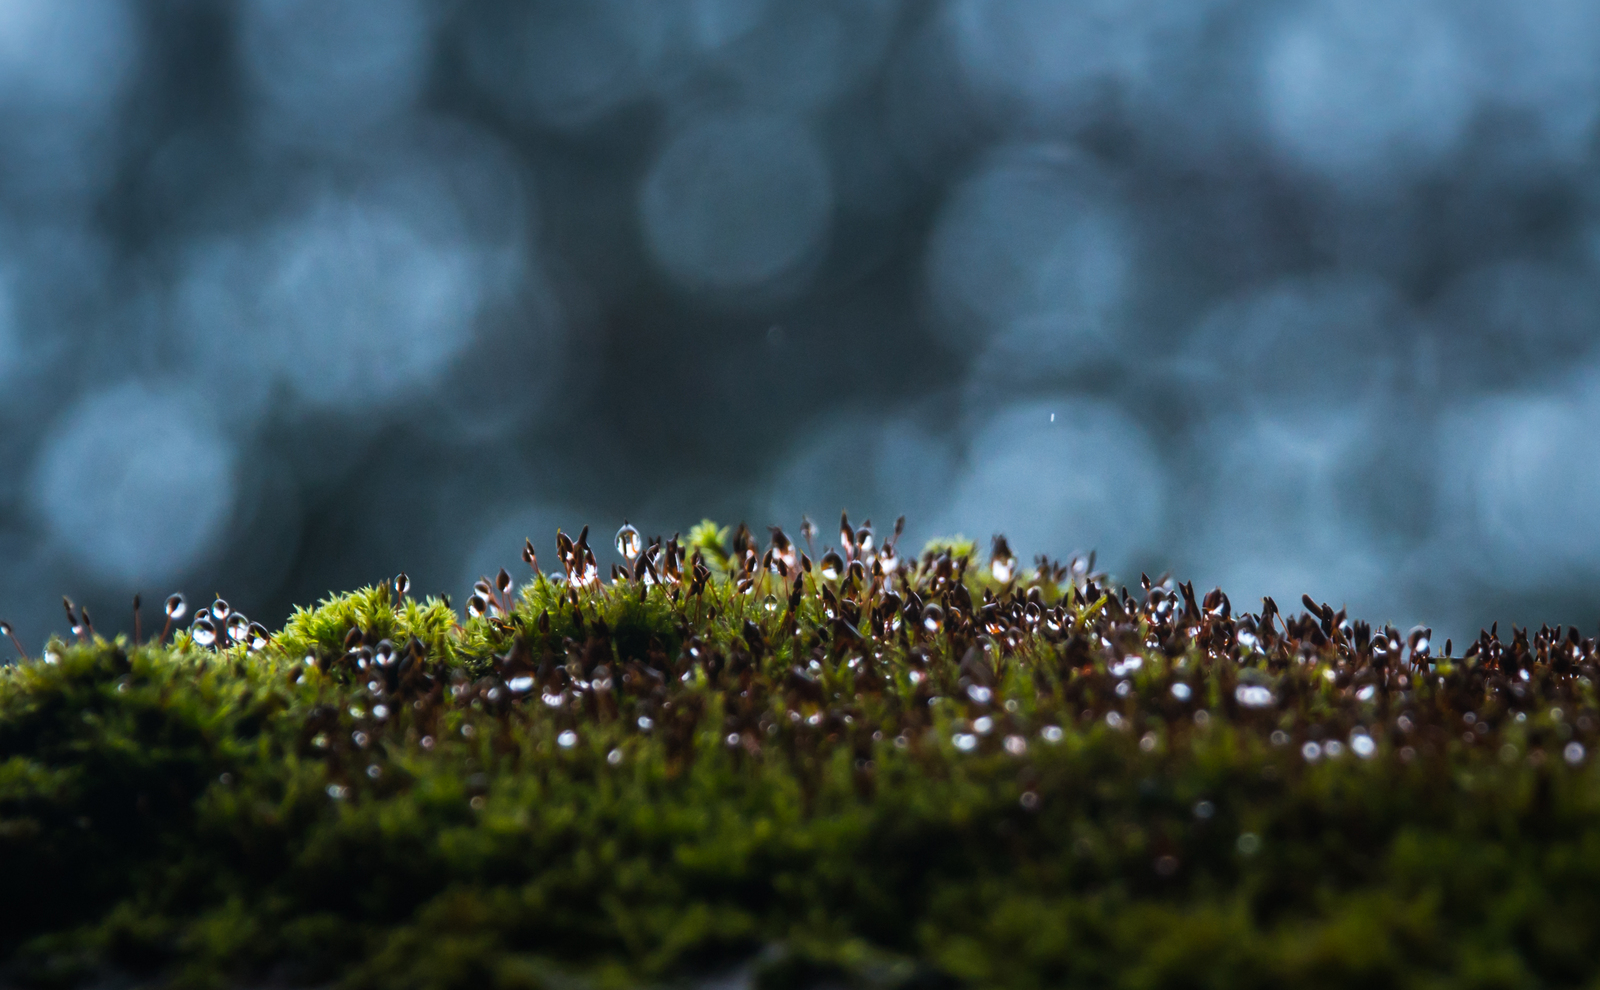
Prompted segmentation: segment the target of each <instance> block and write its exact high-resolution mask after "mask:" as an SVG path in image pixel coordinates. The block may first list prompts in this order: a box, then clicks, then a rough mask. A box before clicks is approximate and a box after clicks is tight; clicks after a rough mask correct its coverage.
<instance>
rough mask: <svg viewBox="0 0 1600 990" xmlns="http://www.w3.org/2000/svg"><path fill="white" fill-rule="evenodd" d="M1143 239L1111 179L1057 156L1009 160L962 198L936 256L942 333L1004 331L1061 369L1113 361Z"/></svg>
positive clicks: (1040, 150) (1015, 344)
mask: <svg viewBox="0 0 1600 990" xmlns="http://www.w3.org/2000/svg"><path fill="white" fill-rule="evenodd" d="M1134 249H1136V246H1134V234H1133V229H1131V224H1130V222H1128V219H1126V218H1125V216H1123V214H1122V211H1120V208H1118V203H1117V198H1115V195H1114V194H1112V190H1110V189H1107V187H1106V184H1104V181H1101V179H1099V178H1098V176H1094V173H1093V171H1091V170H1090V168H1088V166H1086V165H1085V163H1083V162H1080V160H1078V158H1077V157H1074V155H1072V154H1069V152H1062V150H1061V149H1053V147H1037V149H1022V150H1019V152H1014V154H1008V155H1003V157H1002V158H1000V160H998V162H997V163H995V165H992V166H990V168H989V170H986V171H984V173H981V174H979V176H978V178H976V179H973V181H970V182H968V184H966V186H965V187H962V189H960V190H957V194H955V197H954V198H952V200H950V203H949V205H946V208H944V213H942V216H941V218H939V226H938V230H936V232H934V235H933V243H931V246H930V256H928V281H930V291H931V293H933V297H934V302H936V304H938V305H939V315H941V321H939V325H938V326H939V329H941V331H942V333H944V334H946V336H947V337H949V339H950V342H952V344H955V345H962V347H968V345H970V341H971V337H973V336H990V334H995V333H998V334H1000V336H1002V337H1006V341H1008V344H1006V345H1008V347H1010V349H1014V350H1032V352H1035V353H1046V355H1050V357H1048V360H1050V361H1051V365H1053V366H1070V365H1074V363H1080V361H1085V360H1091V358H1098V357H1104V355H1106V353H1107V352H1109V350H1110V349H1112V345H1114V344H1115V334H1117V329H1118V318H1120V317H1122V310H1123V307H1125V304H1126V299H1128V294H1130V289H1131V281H1133V277H1134Z"/></svg>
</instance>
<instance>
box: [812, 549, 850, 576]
mask: <svg viewBox="0 0 1600 990" xmlns="http://www.w3.org/2000/svg"><path fill="white" fill-rule="evenodd" d="M817 568H818V570H819V572H820V573H821V574H822V576H823V578H824V579H825V580H828V581H837V580H839V575H841V574H843V573H844V558H843V557H841V556H839V554H838V552H837V551H834V550H829V551H828V552H827V553H825V554H823V555H822V559H821V560H820V561H818V562H817Z"/></svg>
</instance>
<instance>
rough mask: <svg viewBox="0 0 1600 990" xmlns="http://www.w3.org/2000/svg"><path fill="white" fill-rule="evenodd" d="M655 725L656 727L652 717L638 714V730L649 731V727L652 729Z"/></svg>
mask: <svg viewBox="0 0 1600 990" xmlns="http://www.w3.org/2000/svg"><path fill="white" fill-rule="evenodd" d="M655 727H656V723H655V720H654V719H652V718H651V717H650V716H648V715H640V716H639V731H640V732H649V731H650V730H651V729H653V728H655Z"/></svg>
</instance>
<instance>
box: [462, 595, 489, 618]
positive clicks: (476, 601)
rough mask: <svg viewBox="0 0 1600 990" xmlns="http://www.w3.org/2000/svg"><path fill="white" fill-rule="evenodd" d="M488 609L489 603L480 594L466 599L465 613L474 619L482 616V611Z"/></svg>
mask: <svg viewBox="0 0 1600 990" xmlns="http://www.w3.org/2000/svg"><path fill="white" fill-rule="evenodd" d="M488 610H489V603H488V602H487V601H486V600H485V599H484V597H483V596H482V595H473V596H472V597H471V598H468V599H467V615H469V616H471V617H472V618H474V619H481V618H483V613H485V612H487V611H488Z"/></svg>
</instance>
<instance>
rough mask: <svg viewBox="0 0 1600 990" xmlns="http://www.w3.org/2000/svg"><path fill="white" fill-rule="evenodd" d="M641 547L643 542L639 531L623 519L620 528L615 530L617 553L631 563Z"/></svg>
mask: <svg viewBox="0 0 1600 990" xmlns="http://www.w3.org/2000/svg"><path fill="white" fill-rule="evenodd" d="M643 548H644V544H643V541H642V540H640V538H639V531H638V530H637V529H634V528H633V526H632V525H631V524H629V522H628V521H627V520H626V519H624V520H623V521H622V528H621V529H619V530H617V553H619V554H621V555H622V556H623V558H624V559H626V560H627V561H628V563H630V564H631V563H633V562H634V560H636V559H637V558H638V556H639V552H640V551H641V550H642V549H643Z"/></svg>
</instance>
